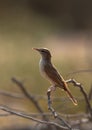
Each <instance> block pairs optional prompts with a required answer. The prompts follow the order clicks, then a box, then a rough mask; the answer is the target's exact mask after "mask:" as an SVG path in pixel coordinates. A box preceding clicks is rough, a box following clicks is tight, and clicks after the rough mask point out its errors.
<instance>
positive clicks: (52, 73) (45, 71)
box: [33, 48, 77, 105]
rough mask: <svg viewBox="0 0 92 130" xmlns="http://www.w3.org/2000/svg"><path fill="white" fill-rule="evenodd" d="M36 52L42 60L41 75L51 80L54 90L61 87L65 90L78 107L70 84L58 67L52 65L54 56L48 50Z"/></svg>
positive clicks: (38, 49) (41, 49) (40, 49)
mask: <svg viewBox="0 0 92 130" xmlns="http://www.w3.org/2000/svg"><path fill="white" fill-rule="evenodd" d="M33 49H34V50H36V51H38V52H39V53H40V54H41V59H40V61H39V69H40V73H41V75H42V76H43V77H44V78H45V79H47V80H49V82H50V83H51V85H52V86H54V87H53V88H54V89H56V87H59V88H61V89H63V90H64V91H65V92H66V93H67V95H68V97H69V99H71V101H72V102H73V104H74V105H77V100H76V99H75V98H74V97H73V95H72V94H71V92H70V90H69V88H68V84H67V83H66V81H65V80H64V78H63V77H62V76H61V75H60V73H59V72H58V71H57V69H56V67H55V66H54V65H53V64H52V61H51V58H52V55H51V53H50V51H49V49H47V48H33Z"/></svg>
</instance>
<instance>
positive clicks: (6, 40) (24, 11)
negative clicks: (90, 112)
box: [0, 0, 92, 126]
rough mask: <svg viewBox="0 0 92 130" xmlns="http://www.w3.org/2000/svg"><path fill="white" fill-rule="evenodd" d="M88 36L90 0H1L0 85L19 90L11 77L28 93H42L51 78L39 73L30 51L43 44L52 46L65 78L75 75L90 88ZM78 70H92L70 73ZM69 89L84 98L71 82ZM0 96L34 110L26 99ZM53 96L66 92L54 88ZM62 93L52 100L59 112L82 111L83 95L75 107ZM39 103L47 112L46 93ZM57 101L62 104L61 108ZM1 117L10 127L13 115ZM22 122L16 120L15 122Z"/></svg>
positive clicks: (36, 57)
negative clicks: (63, 99)
mask: <svg viewBox="0 0 92 130" xmlns="http://www.w3.org/2000/svg"><path fill="white" fill-rule="evenodd" d="M91 36H92V1H91V0H87V1H86V0H46V1H44V0H0V89H1V90H4V91H9V92H11V93H18V94H21V91H20V90H19V89H18V88H17V87H16V85H14V84H13V83H12V82H11V78H12V77H13V76H15V77H17V78H18V79H19V80H21V81H22V82H23V83H24V84H25V86H26V88H27V90H28V91H30V92H31V93H32V94H34V95H36V96H37V95H45V96H46V91H47V88H48V87H49V83H48V81H45V80H44V79H43V78H42V77H41V76H40V74H39V70H38V62H39V58H40V56H39V55H38V54H37V53H36V52H34V51H33V50H32V47H46V48H49V49H50V50H51V52H52V58H53V59H52V60H53V63H54V64H55V65H56V67H57V68H58V70H59V71H60V73H61V74H62V75H63V76H64V78H65V79H69V78H75V79H76V80H78V82H81V83H82V84H83V85H84V87H85V90H86V91H87V92H89V89H90V86H91V84H92V73H91V71H92V70H91V68H92V43H91V42H92V37H91ZM77 70H90V71H89V72H86V73H77V74H71V75H68V73H70V72H74V71H77ZM70 89H71V91H72V93H73V95H75V97H77V98H78V97H80V98H82V95H81V93H80V91H79V90H78V89H77V88H74V87H73V86H70ZM0 96H1V98H0V102H1V103H2V104H6V105H8V106H10V107H13V108H18V109H20V110H25V111H29V112H31V113H32V112H35V111H36V110H35V108H34V106H32V104H30V103H29V102H28V101H25V100H26V99H22V100H20V99H19V100H18V99H11V98H9V97H8V98H7V97H5V96H2V95H0ZM53 97H60V98H61V97H62V98H63V97H66V95H65V94H64V92H62V91H60V90H57V91H56V93H55V94H54V95H53ZM62 98H61V101H58V102H55V103H54V107H55V108H56V109H57V111H59V112H61V113H64V114H68V113H73V114H74V113H80V112H84V111H85V102H84V100H83V101H81V100H79V99H78V100H79V101H78V102H79V105H78V107H75V106H73V105H72V103H71V102H70V101H67V98H66V102H63V101H62ZM44 100H45V101H44ZM25 102H26V103H25ZM39 102H40V105H41V107H43V106H44V107H43V110H44V111H45V112H48V109H47V100H46V97H45V99H44V98H43V99H40V101H39ZM61 106H64V108H63V107H62V110H61ZM65 108H66V109H65ZM5 118H6V117H5ZM5 118H4V119H2V118H1V119H0V121H1V122H2V125H3V126H7V125H9V126H10V125H11V120H13V121H15V117H13V116H12V117H7V119H9V123H6V119H5ZM17 119H18V118H17V117H16V121H17ZM22 121H24V120H22ZM22 121H21V120H20V119H19V120H18V124H21V123H22ZM24 122H25V121H24ZM26 123H27V121H26ZM15 124H16V123H15Z"/></svg>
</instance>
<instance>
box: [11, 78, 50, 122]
mask: <svg viewBox="0 0 92 130" xmlns="http://www.w3.org/2000/svg"><path fill="white" fill-rule="evenodd" d="M12 81H13V82H14V83H15V84H17V85H18V87H19V88H20V89H21V91H22V92H23V93H24V95H25V96H26V97H27V98H28V99H29V100H30V101H31V102H32V103H33V104H34V105H35V107H36V108H37V110H38V111H39V112H40V113H44V112H43V110H42V109H41V107H40V105H39V104H38V102H37V101H36V100H35V98H34V96H32V95H31V94H30V93H29V92H28V91H27V90H26V89H25V88H26V87H25V86H24V85H23V84H22V83H21V82H20V81H18V80H17V79H16V78H12ZM42 117H43V119H44V120H48V119H47V117H46V116H45V115H43V116H42Z"/></svg>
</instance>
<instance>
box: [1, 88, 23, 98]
mask: <svg viewBox="0 0 92 130" xmlns="http://www.w3.org/2000/svg"><path fill="white" fill-rule="evenodd" d="M0 95H3V96H8V97H12V98H18V99H22V98H23V96H22V95H19V94H15V93H10V92H6V91H3V90H0Z"/></svg>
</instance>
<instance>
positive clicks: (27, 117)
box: [0, 105, 69, 130]
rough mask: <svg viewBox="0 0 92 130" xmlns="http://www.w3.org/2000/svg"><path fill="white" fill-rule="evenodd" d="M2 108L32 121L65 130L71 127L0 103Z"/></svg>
mask: <svg viewBox="0 0 92 130" xmlns="http://www.w3.org/2000/svg"><path fill="white" fill-rule="evenodd" d="M0 109H1V110H3V111H6V112H8V113H11V114H13V115H16V116H19V117H22V118H26V119H29V120H32V121H35V122H38V123H41V124H47V125H54V126H56V127H57V128H60V129H63V130H69V128H67V127H64V126H61V125H59V124H57V123H55V122H50V121H42V120H39V119H36V118H33V117H31V116H30V115H28V114H25V113H23V112H19V111H15V110H13V109H11V108H9V107H7V106H4V105H0Z"/></svg>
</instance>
